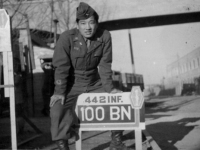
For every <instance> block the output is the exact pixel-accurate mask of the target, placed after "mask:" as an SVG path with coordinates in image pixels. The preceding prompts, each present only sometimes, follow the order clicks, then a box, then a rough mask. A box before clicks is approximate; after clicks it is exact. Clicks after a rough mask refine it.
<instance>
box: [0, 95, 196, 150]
mask: <svg viewBox="0 0 200 150" xmlns="http://www.w3.org/2000/svg"><path fill="white" fill-rule="evenodd" d="M36 106H37V107H35V108H36V111H35V112H36V115H35V117H34V118H30V119H31V121H32V122H33V123H34V124H35V125H36V126H37V127H38V128H39V129H40V130H41V131H42V132H43V134H42V135H41V136H39V137H37V138H35V139H33V140H31V141H29V142H26V143H24V144H22V145H20V146H19V149H36V148H40V149H42V148H44V147H46V146H47V145H48V144H49V143H51V135H50V118H49V117H44V116H43V115H42V114H41V113H40V108H41V107H40V106H41V104H36ZM199 108H200V96H184V97H154V98H149V99H146V100H145V111H146V113H145V120H146V121H145V123H146V131H147V132H148V133H149V134H150V135H151V136H152V137H153V139H154V140H155V141H156V143H157V144H158V146H159V147H160V149H162V150H199V149H200V136H199V135H200V109H199ZM21 120H23V119H21ZM18 122H23V121H20V119H19V118H18ZM0 125H1V128H0V149H5V148H7V147H9V143H10V131H9V118H8V117H1V118H0ZM35 135H37V134H36V132H35V131H34V130H33V128H31V127H30V126H29V124H28V123H26V122H25V127H24V130H23V132H21V133H20V134H18V143H20V142H23V141H24V140H26V139H28V138H30V137H33V136H35ZM82 139H83V145H82V149H83V150H108V147H109V144H110V132H109V131H95V132H94V131H93V132H83V136H82ZM124 143H125V144H126V145H128V146H129V147H132V148H134V132H133V131H125V132H124ZM70 150H75V144H74V140H73V139H71V140H70Z"/></svg>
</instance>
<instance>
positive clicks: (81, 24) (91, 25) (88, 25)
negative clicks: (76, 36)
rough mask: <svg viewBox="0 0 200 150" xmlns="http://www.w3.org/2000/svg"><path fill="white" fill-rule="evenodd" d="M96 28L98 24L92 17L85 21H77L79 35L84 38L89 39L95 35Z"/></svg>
mask: <svg viewBox="0 0 200 150" xmlns="http://www.w3.org/2000/svg"><path fill="white" fill-rule="evenodd" d="M97 27H98V23H97V22H96V20H95V19H94V16H91V17H90V18H88V19H85V20H79V21H78V29H79V31H80V33H81V35H82V36H84V37H85V38H91V37H92V36H93V35H94V34H95V32H96V30H97Z"/></svg>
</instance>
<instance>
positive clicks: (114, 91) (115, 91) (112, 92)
mask: <svg viewBox="0 0 200 150" xmlns="http://www.w3.org/2000/svg"><path fill="white" fill-rule="evenodd" d="M110 93H111V94H115V93H122V91H121V90H118V89H113V90H112V91H111V92H110Z"/></svg>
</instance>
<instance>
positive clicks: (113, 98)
mask: <svg viewBox="0 0 200 150" xmlns="http://www.w3.org/2000/svg"><path fill="white" fill-rule="evenodd" d="M85 103H88V104H90V103H100V104H103V103H107V104H112V103H123V101H122V96H119V95H118V96H117V95H109V96H95V97H92V96H88V97H87V98H86V99H85Z"/></svg>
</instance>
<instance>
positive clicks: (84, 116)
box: [76, 86, 145, 150]
mask: <svg viewBox="0 0 200 150" xmlns="http://www.w3.org/2000/svg"><path fill="white" fill-rule="evenodd" d="M143 106H144V97H143V93H142V92H141V90H140V87H139V86H136V87H133V88H132V91H131V92H123V93H116V94H109V93H84V94H81V95H80V96H79V97H78V100H77V105H76V114H77V117H78V119H79V121H80V124H79V126H80V128H79V136H80V139H79V140H78V141H77V142H76V149H77V150H78V149H81V131H95V130H96V131H98V130H135V137H136V149H137V150H139V149H142V136H141V131H142V130H144V129H145V116H144V115H145V114H144V107H143Z"/></svg>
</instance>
